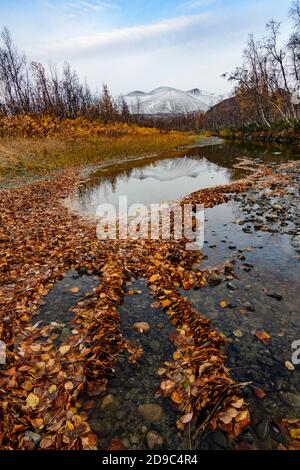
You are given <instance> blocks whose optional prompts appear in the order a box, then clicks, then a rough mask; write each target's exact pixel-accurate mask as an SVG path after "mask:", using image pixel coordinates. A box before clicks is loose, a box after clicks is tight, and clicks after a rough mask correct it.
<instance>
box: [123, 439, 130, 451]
mask: <svg viewBox="0 0 300 470" xmlns="http://www.w3.org/2000/svg"><path fill="white" fill-rule="evenodd" d="M122 444H123V446H124V447H126V449H130V442H129V439H128V438H127V437H123V439H122Z"/></svg>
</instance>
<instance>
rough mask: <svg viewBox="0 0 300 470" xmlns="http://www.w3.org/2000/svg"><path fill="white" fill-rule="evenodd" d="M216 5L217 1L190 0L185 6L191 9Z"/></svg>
mask: <svg viewBox="0 0 300 470" xmlns="http://www.w3.org/2000/svg"><path fill="white" fill-rule="evenodd" d="M213 3H215V0H190V1H188V2H186V4H185V6H186V7H187V8H190V9H194V8H195V9H196V8H202V7H208V6H210V5H212V4H213Z"/></svg>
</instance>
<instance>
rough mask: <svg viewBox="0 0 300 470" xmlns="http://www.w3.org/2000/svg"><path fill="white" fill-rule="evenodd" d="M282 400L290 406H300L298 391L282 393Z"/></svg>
mask: <svg viewBox="0 0 300 470" xmlns="http://www.w3.org/2000/svg"><path fill="white" fill-rule="evenodd" d="M282 400H283V401H284V403H286V404H287V405H288V406H290V407H292V408H297V409H299V408H300V393H291V392H287V393H284V394H283V395H282Z"/></svg>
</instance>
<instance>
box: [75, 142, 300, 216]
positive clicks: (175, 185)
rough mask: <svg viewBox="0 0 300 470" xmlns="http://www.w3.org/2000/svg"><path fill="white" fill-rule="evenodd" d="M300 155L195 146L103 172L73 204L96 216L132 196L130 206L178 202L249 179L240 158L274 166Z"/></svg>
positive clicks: (292, 150)
mask: <svg viewBox="0 0 300 470" xmlns="http://www.w3.org/2000/svg"><path fill="white" fill-rule="evenodd" d="M298 154H300V150H299V149H298V148H297V147H284V146H281V147H278V146H269V147H262V148H261V147H257V146H245V145H237V144H222V145H211V146H208V147H191V148H188V149H185V150H181V151H176V152H173V153H169V154H166V155H163V156H162V157H161V158H160V159H149V160H148V161H145V160H143V161H141V160H136V161H131V162H128V163H125V164H122V165H118V167H117V168H116V167H106V168H103V169H101V170H99V171H97V172H95V173H93V174H92V175H91V176H90V178H89V179H88V181H86V182H85V183H83V184H82V185H81V186H80V187H79V189H78V192H77V194H76V195H75V197H73V198H72V199H71V201H70V203H71V206H73V208H75V209H76V210H77V211H79V212H80V213H82V214H85V215H95V214H96V211H97V207H98V206H99V205H100V204H103V203H110V204H114V205H115V207H118V203H119V196H127V204H128V206H129V205H131V204H134V203H142V204H145V205H150V204H151V203H159V202H163V201H170V200H176V199H179V198H182V197H183V196H185V195H187V194H189V193H191V192H193V191H196V190H199V189H202V188H207V187H213V186H217V185H220V184H226V183H228V182H230V181H233V180H236V179H238V178H240V177H242V176H244V175H245V171H244V170H241V169H238V168H235V167H234V165H235V164H236V163H238V162H239V160H238V158H241V157H247V158H251V159H253V160H254V161H255V162H257V163H259V162H260V163H272V162H284V161H288V160H290V159H297V158H300V156H299V155H298ZM297 155H298V157H297Z"/></svg>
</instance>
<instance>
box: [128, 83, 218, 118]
mask: <svg viewBox="0 0 300 470" xmlns="http://www.w3.org/2000/svg"><path fill="white" fill-rule="evenodd" d="M125 100H126V102H127V104H128V106H129V108H130V110H131V111H132V112H133V113H135V114H136V113H139V114H145V115H155V116H159V115H168V114H169V115H176V114H187V113H194V112H196V111H203V112H206V111H207V110H208V109H210V108H211V107H212V106H214V105H215V104H217V103H218V102H219V101H221V100H222V97H221V96H218V95H214V94H211V93H206V92H204V91H201V90H199V89H198V88H194V89H192V90H189V91H182V90H178V89H176V88H171V87H159V88H155V90H152V91H150V92H149V93H146V92H144V91H140V90H136V91H133V92H131V93H128V94H127V95H126V96H125Z"/></svg>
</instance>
